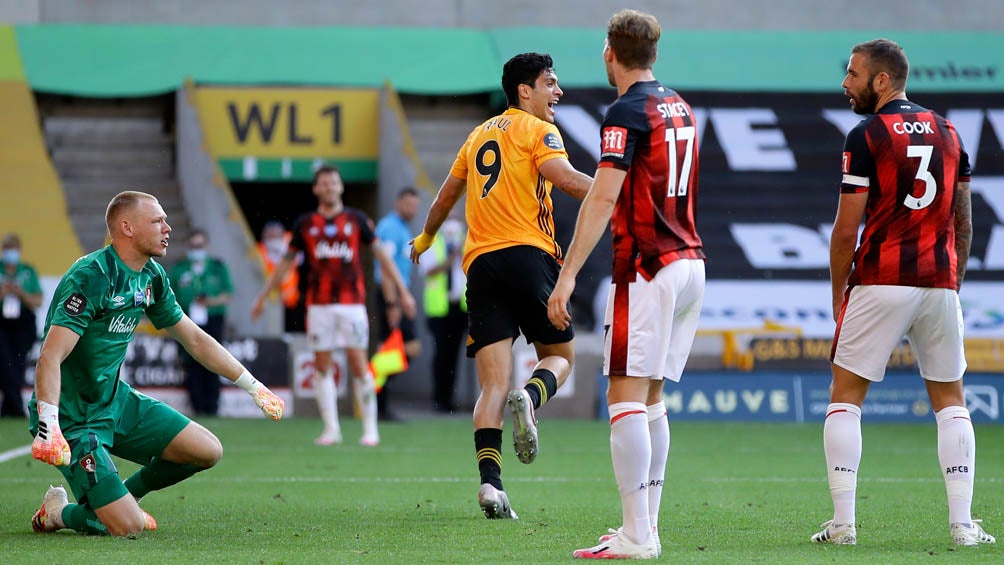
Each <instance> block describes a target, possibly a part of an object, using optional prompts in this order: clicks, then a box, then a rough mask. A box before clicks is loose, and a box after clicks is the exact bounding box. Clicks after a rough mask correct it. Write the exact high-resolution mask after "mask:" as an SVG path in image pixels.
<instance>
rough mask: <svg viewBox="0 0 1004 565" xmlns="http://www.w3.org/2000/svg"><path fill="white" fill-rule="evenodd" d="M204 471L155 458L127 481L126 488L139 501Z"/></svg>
mask: <svg viewBox="0 0 1004 565" xmlns="http://www.w3.org/2000/svg"><path fill="white" fill-rule="evenodd" d="M203 470H204V469H203V468H202V467H199V466H198V465H182V464H180V463H172V462H170V461H165V460H163V459H161V458H159V457H154V458H152V459H150V462H149V463H148V464H147V465H146V466H145V467H142V468H141V469H140V470H139V471H136V472H135V473H133V474H132V476H131V477H129V478H128V479H126V480H125V486H126V488H127V489H129V493H130V494H132V495H133V498H135V499H137V500H139V499H140V498H143V497H144V496H146V495H147V493H149V492H151V491H155V490H160V489H162V488H166V487H169V486H171V485H173V484H176V483H179V482H181V481H183V480H185V479H187V478H188V477H191V476H192V475H194V474H196V473H198V472H199V471H203Z"/></svg>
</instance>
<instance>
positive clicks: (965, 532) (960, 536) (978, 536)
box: [952, 520, 997, 545]
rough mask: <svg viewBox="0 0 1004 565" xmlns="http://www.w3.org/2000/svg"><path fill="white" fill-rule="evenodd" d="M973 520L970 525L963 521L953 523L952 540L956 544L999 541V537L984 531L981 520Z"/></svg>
mask: <svg viewBox="0 0 1004 565" xmlns="http://www.w3.org/2000/svg"><path fill="white" fill-rule="evenodd" d="M980 521H981V520H973V522H972V523H971V524H969V525H966V524H963V523H961V522H956V523H954V524H952V542H953V543H955V545H979V544H981V543H997V538H995V537H993V536H992V535H990V534H988V533H986V532H984V531H983V528H982V527H981V526H980V524H979V522H980Z"/></svg>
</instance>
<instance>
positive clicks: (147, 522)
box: [140, 509, 157, 532]
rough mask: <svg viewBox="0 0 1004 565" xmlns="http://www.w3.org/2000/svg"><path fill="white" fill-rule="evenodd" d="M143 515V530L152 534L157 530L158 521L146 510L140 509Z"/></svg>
mask: <svg viewBox="0 0 1004 565" xmlns="http://www.w3.org/2000/svg"><path fill="white" fill-rule="evenodd" d="M140 512H142V513H143V529H144V530H145V531H147V532H152V531H154V530H156V529H157V519H156V518H154V517H153V516H151V515H150V513H149V512H147V511H146V510H143V509H140Z"/></svg>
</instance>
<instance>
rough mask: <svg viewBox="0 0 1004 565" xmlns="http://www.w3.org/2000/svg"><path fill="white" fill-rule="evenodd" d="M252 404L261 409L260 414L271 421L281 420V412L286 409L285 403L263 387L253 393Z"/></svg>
mask: <svg viewBox="0 0 1004 565" xmlns="http://www.w3.org/2000/svg"><path fill="white" fill-rule="evenodd" d="M254 403H255V404H257V405H258V408H261V411H262V413H264V414H265V415H266V416H268V417H269V418H271V419H273V420H279V419H281V418H282V412H283V411H284V410H285V409H286V402H285V401H284V400H283V399H282V398H279V396H278V395H276V394H275V393H274V392H272V391H271V390H269V389H268V387H267V386H264V385H262V387H261V388H259V389H258V392H256V393H255V395H254Z"/></svg>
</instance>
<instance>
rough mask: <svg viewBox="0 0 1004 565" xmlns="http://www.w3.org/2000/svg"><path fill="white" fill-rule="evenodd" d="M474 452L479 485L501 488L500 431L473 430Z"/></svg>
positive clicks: (493, 429)
mask: <svg viewBox="0 0 1004 565" xmlns="http://www.w3.org/2000/svg"><path fill="white" fill-rule="evenodd" d="M474 450H475V451H476V452H477V457H478V471H480V472H481V484H484V483H488V484H490V485H492V486H493V487H495V488H497V489H499V490H505V489H503V488H502V430H499V429H496V428H481V429H480V430H474Z"/></svg>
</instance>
